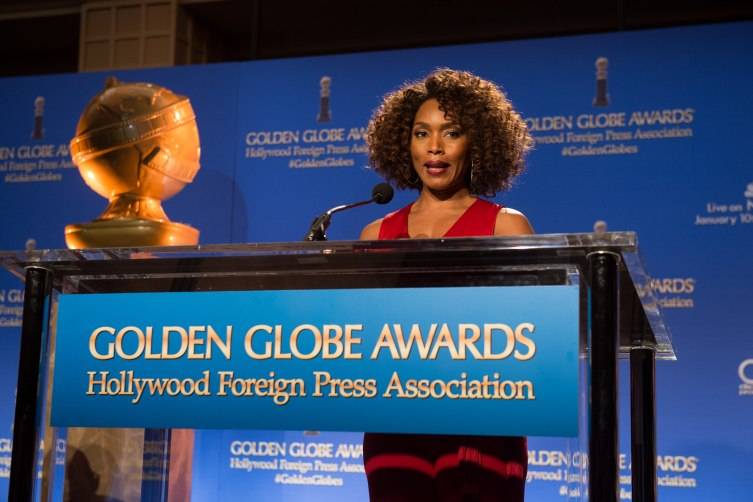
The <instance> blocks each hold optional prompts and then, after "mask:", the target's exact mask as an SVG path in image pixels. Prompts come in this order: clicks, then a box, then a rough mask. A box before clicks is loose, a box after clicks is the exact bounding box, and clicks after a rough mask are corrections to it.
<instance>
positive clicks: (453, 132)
mask: <svg viewBox="0 0 753 502" xmlns="http://www.w3.org/2000/svg"><path fill="white" fill-rule="evenodd" d="M447 136H449V137H451V138H459V137H460V136H462V133H461V132H460V131H456V130H454V129H450V130H449V131H447Z"/></svg>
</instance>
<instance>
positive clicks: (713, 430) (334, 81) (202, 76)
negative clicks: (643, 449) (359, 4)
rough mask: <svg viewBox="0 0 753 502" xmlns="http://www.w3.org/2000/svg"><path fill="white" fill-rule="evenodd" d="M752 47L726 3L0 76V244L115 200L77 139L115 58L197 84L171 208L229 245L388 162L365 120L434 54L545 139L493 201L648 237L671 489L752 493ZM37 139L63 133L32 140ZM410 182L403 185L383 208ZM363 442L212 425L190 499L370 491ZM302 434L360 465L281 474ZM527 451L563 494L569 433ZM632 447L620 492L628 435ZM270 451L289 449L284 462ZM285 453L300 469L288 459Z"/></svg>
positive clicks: (540, 494) (13, 283) (0, 487)
mask: <svg viewBox="0 0 753 502" xmlns="http://www.w3.org/2000/svg"><path fill="white" fill-rule="evenodd" d="M751 53H753V24H752V23H735V24H721V25H712V26H700V27H692V28H680V29H665V30H655V31H640V32H630V33H619V34H607V35H593V36H578V37H567V38H559V39H541V40H530V41H517V42H506V43H490V44H481V45H462V46H452V47H440V48H431V49H420V50H404V51H389V52H380V53H364V54H354V55H341V56H327V57H317V58H305V59H286V60H280V61H257V62H247V63H238V64H223V65H210V66H195V67H180V68H167V69H155V70H148V71H146V70H140V71H129V72H108V73H107V74H104V73H102V74H98V73H89V74H76V75H57V76H48V77H33V78H32V77H25V78H13V79H2V80H0V109H1V110H3V113H4V117H3V120H2V122H1V123H0V218H1V220H0V248H4V249H8V248H23V247H24V245H25V242H26V240H27V239H29V238H33V239H35V240H36V241H37V244H38V246H39V247H63V246H64V238H63V228H64V226H65V225H66V224H69V223H78V222H84V221H89V220H91V219H93V218H94V217H96V216H97V215H98V214H99V213H100V212H101V211H102V210H103V208H104V207H105V201H104V200H103V199H101V198H99V197H98V196H97V195H96V194H94V193H93V192H91V191H90V190H89V189H88V188H87V187H86V186H85V185H84V183H83V182H82V180H81V179H80V177H79V175H78V173H77V171H76V169H75V168H72V166H71V164H70V159H69V157H68V155H67V152H66V148H67V144H68V142H69V141H70V139H71V138H72V136H73V135H74V130H75V125H76V122H77V120H78V116H79V114H80V113H81V111H82V110H83V108H84V106H85V104H86V103H87V101H88V100H89V99H90V98H91V96H93V95H94V94H96V93H97V92H98V91H99V90H100V89H101V88H102V87H103V85H104V81H105V78H106V77H107V76H108V75H110V74H113V73H114V74H116V75H117V76H118V78H120V79H121V80H125V81H148V82H154V83H157V84H160V85H163V86H166V87H168V88H170V89H172V90H173V91H175V92H177V93H180V94H183V95H186V96H188V97H190V99H191V102H192V104H193V106H194V108H195V110H196V113H197V117H198V124H199V130H200V135H201V144H202V169H201V171H200V172H199V174H198V176H197V178H196V180H195V182H194V183H193V184H192V185H190V186H189V187H187V188H186V189H185V190H184V191H183V192H182V193H180V194H179V195H178V196H177V197H175V198H174V199H173V200H170V201H167V202H166V203H165V208H166V210H167V213H168V215H170V217H171V218H172V219H174V220H176V221H182V222H188V223H190V224H192V225H194V226H196V227H198V228H199V229H200V231H201V241H202V242H203V243H221V242H251V241H287V240H299V239H300V238H301V237H302V235H303V234H304V233H305V230H306V229H307V227H308V224H309V223H310V221H311V219H312V218H313V216H315V215H316V214H318V213H320V212H322V211H323V210H325V209H326V208H328V207H330V206H333V205H335V204H339V203H342V202H346V201H351V200H358V199H362V198H364V197H365V196H366V195H367V194H368V193H369V192H370V188H371V186H372V185H373V184H374V183H375V182H376V181H377V177H376V176H375V175H374V174H373V173H372V172H370V171H369V170H368V169H367V168H366V166H365V164H366V160H365V156H364V154H363V153H362V150H363V140H362V139H361V134H362V129H363V128H364V127H365V126H366V124H367V122H368V118H369V116H370V114H371V111H372V110H373V109H374V107H375V106H376V105H377V104H378V103H379V100H380V97H381V96H382V95H384V93H386V92H387V91H389V90H391V89H394V88H395V87H397V86H398V85H400V84H401V83H402V82H403V81H405V80H410V79H415V78H420V77H421V76H423V75H424V74H426V73H427V72H429V71H430V70H432V69H433V68H435V67H437V66H448V67H452V68H457V69H465V70H470V71H472V72H475V73H478V74H479V75H482V76H484V77H486V78H488V79H491V80H494V81H496V82H498V83H499V84H501V85H502V86H503V87H504V88H505V90H506V91H507V92H508V94H509V96H510V97H511V99H512V101H513V102H514V104H515V106H516V107H517V108H518V109H519V110H520V111H521V113H522V114H523V116H524V117H525V118H526V120H527V122H528V123H529V126H530V127H531V130H532V134H533V135H534V137H536V138H537V144H536V147H535V149H534V151H533V152H532V153H531V155H530V157H529V162H528V170H527V172H526V173H525V174H524V175H523V176H522V177H521V178H520V180H519V181H518V183H517V184H516V186H515V187H514V188H513V189H512V191H510V192H509V193H506V194H501V195H500V196H499V197H498V199H497V200H498V201H500V202H502V203H504V204H506V205H509V206H511V207H515V208H517V209H519V210H521V211H523V212H524V213H526V214H527V216H528V217H529V219H530V220H531V222H532V223H533V225H534V227H535V228H536V230H537V232H540V233H549V232H582V231H590V230H591V229H592V228H593V225H594V222H595V221H597V220H603V221H605V222H606V223H607V224H608V227H609V229H610V230H635V231H637V232H638V235H639V236H640V241H641V247H642V249H643V254H644V258H645V261H646V263H647V265H648V269H649V272H650V273H651V274H652V276H653V277H654V280H653V281H652V289H653V290H654V293H655V294H657V295H658V297H659V299H660V302H661V303H662V305H663V306H664V307H665V316H666V319H667V321H668V324H669V325H670V327H671V329H672V332H673V334H674V344H675V346H676V350H677V353H678V358H679V359H678V361H677V362H673V363H660V364H659V365H658V368H657V379H658V386H659V387H658V421H659V431H658V440H659V445H658V453H659V456H660V458H659V471H658V474H659V481H660V497H661V498H662V500H665V501H689V500H696V501H707V500H726V501H747V500H749V499H750V494H751V493H753V477H751V475H750V467H749V465H748V462H747V459H750V458H751V455H753V440H752V439H751V438H752V437H753V364H752V363H751V360H753V336H751V333H750V326H753V309H751V308H750V306H751V305H752V304H753V288H751V284H753V267H751V249H753V170H752V169H751V165H752V160H751V159H753V141H751V140H750V138H751V136H753V122H751V120H750V117H751V116H752V114H753V93H752V92H751V89H753V59H751V58H750V54H751ZM597 58H606V59H607V61H608V69H607V90H608V97H609V102H608V104H607V105H606V106H595V105H594V98H595V93H596V82H595V79H596V68H595V63H596V60H597ZM323 76H328V77H330V78H331V98H330V107H331V120H330V121H328V122H317V114H318V112H319V104H320V100H319V95H320V79H321V78H322V77H323ZM38 96H43V97H44V98H45V100H46V102H45V111H44V135H43V137H42V138H40V139H32V137H31V136H32V130H33V126H34V100H35V99H36V98H37V97H38ZM286 131H287V132H286ZM275 133H277V134H275ZM296 137H297V138H298V141H297V142H295V141H291V139H292V138H296ZM40 145H51V146H48V147H45V148H36V149H35V148H33V147H35V146H40ZM40 156H41V157H40ZM414 195H415V194H413V193H408V192H405V193H400V194H398V196H397V197H396V200H395V201H394V202H393V203H392V204H391V205H390V208H389V210H392V209H396V208H398V207H400V206H401V205H402V204H404V203H407V202H408V201H410V200H411V198H412V197H413V196H414ZM384 211H385V208H384V207H367V208H362V209H358V210H354V211H351V212H349V213H344V214H341V215H337V216H336V217H335V219H334V223H333V225H332V228H331V231H330V238H332V239H354V238H356V237H357V236H358V233H359V231H360V229H361V228H362V227H363V225H364V224H365V223H367V222H369V221H371V220H373V219H375V218H377V217H379V216H381V215H382V214H383V212H384ZM19 287H20V285H19V283H18V281H17V280H15V279H13V278H11V277H9V276H7V275H6V276H3V277H2V279H0V358H3V362H2V364H0V382H3V383H4V384H5V385H4V386H3V387H2V389H1V390H0V403H1V404H0V497H3V493H4V491H5V490H7V474H8V470H7V468H6V466H7V465H8V464H9V455H10V453H9V451H8V450H9V448H7V446H8V441H9V438H10V437H11V424H12V406H13V405H12V403H13V397H14V379H15V371H16V364H17V363H16V357H17V350H18V349H17V346H18V332H19V330H18V322H19V317H18V315H17V308H18V307H19V306H20V305H21V303H20V298H19V295H18V294H17V290H18V288H19ZM14 292H15V293H14ZM623 377H624V375H623ZM622 405H623V414H622V422H623V424H627V423H628V420H627V405H626V401H625V400H623V402H622ZM626 432H627V431H623V437H625V436H626ZM360 441H361V438H360V435H359V434H353V433H349V434H338V433H322V434H319V435H316V434H305V433H303V432H258V431H212V432H200V433H199V434H198V436H197V440H196V451H195V455H194V481H193V489H194V499H195V500H233V499H236V498H237V499H245V498H247V497H250V496H252V495H255V496H257V498H259V499H262V500H283V499H286V500H311V501H313V500H327V501H330V500H361V499H364V498H365V482H364V478H363V474H362V473H360V472H358V465H359V462H360V451H359V450H358V446H359V445H360ZM294 443H327V444H329V443H331V444H333V445H336V446H337V445H341V446H343V450H342V451H343V452H348V455H350V458H348V462H346V464H348V465H351V464H352V465H353V466H355V467H347V468H345V470H343V471H341V472H338V473H336V475H334V477H337V478H338V479H340V480H341V481H340V482H336V483H335V484H336V485H337V486H334V485H332V484H325V485H322V486H300V485H290V484H285V483H286V479H288V478H284V477H281V476H282V475H288V474H291V473H295V472H300V470H301V469H303V468H304V467H302V465H303V464H296V463H295V462H296V461H300V460H301V458H308V457H305V452H306V451H308V450H306V449H305V448H302V449H299V450H295V448H293V447H292V445H293V444H294ZM282 447H284V448H282ZM529 449H530V462H529V472H530V477H531V483H529V485H528V495H529V499H530V500H554V499H557V498H558V497H560V496H561V495H562V494H563V493H564V492H565V490H563V486H564V485H565V484H566V482H565V480H564V477H563V471H562V469H563V468H564V464H565V463H566V462H569V461H575V460H573V459H570V458H568V448H567V445H566V444H565V443H564V442H563V441H557V440H551V439H547V440H544V439H532V440H531V442H530V443H529ZM293 451H299V453H300V452H303V453H302V454H301V455H298V456H296V455H295V454H294V453H292V452H293ZM312 451H317V450H316V448H314V449H313V450H312ZM622 451H623V452H624V454H625V459H624V467H625V469H624V470H623V471H622V474H623V475H624V476H625V478H624V479H623V480H622V481H623V484H622V487H623V489H624V496H623V498H626V499H627V498H629V491H630V487H629V478H628V477H627V476H629V460H630V459H629V448H628V445H627V443H625V444H623V445H622ZM244 458H245V459H251V460H249V461H256V462H257V463H256V464H249V463H246V462H242V461H241V460H242V459H244ZM233 459H236V460H235V461H234V460H233ZM265 459H266V460H275V459H277V460H278V462H277V466H278V467H276V468H273V464H264V463H263V461H264V460H265ZM282 460H285V461H286V462H288V464H286V465H290V466H291V467H290V469H288V470H284V469H281V468H280V467H279V466H280V464H281V462H282ZM309 460H310V461H313V460H311V459H310V458H309ZM253 465H255V466H256V467H255V468H251V467H249V466H253ZM265 466H266V468H265ZM296 469H298V471H296ZM347 469H352V472H350V471H348V470H347Z"/></svg>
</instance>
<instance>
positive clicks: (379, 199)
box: [371, 183, 395, 204]
mask: <svg viewBox="0 0 753 502" xmlns="http://www.w3.org/2000/svg"><path fill="white" fill-rule="evenodd" d="M394 195H395V191H394V190H393V189H392V187H391V186H390V185H389V184H387V183H379V184H378V185H376V186H374V188H372V189H371V198H372V199H373V200H374V202H376V203H377V204H387V203H388V202H389V201H391V200H392V197H393V196H394Z"/></svg>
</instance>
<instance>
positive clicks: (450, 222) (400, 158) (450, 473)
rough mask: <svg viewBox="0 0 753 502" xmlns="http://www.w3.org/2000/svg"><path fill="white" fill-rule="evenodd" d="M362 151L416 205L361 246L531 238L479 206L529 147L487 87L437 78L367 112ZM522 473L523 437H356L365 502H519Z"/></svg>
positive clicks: (457, 77)
mask: <svg viewBox="0 0 753 502" xmlns="http://www.w3.org/2000/svg"><path fill="white" fill-rule="evenodd" d="M367 142H368V145H369V163H370V165H371V166H372V167H373V168H374V170H375V171H376V172H377V173H379V174H380V175H381V176H383V177H384V178H385V179H386V180H387V181H389V182H391V183H392V184H393V185H395V186H397V187H398V188H402V189H406V188H407V189H415V190H417V191H418V197H417V198H416V200H415V201H413V202H412V203H410V204H408V205H407V206H405V207H404V208H402V209H400V210H398V211H395V212H394V213H390V214H388V215H386V216H385V217H384V218H380V219H378V220H376V221H373V222H372V223H370V224H368V225H367V226H366V227H365V228H364V229H363V231H362V233H361V238H362V239H368V240H376V239H417V238H439V237H470V236H492V235H521V234H531V233H533V229H532V228H531V225H530V224H529V222H528V220H527V219H526V217H525V216H524V215H523V214H522V213H520V212H519V211H516V210H514V209H511V208H507V207H502V206H500V205H498V204H495V203H493V202H490V201H487V200H485V199H482V198H480V197H479V196H493V195H494V194H495V193H497V192H499V191H502V190H506V189H508V188H510V186H511V184H512V181H513V180H514V179H515V177H516V176H517V175H518V174H520V172H521V171H522V170H523V157H524V154H525V153H526V151H527V150H528V149H529V148H530V146H531V137H530V136H529V134H528V131H527V129H526V125H525V122H524V121H523V119H522V118H521V117H520V115H519V114H518V113H517V112H516V111H515V110H514V109H513V107H512V105H511V103H510V101H509V100H508V99H507V97H506V96H505V94H504V93H503V92H502V90H500V89H499V88H498V87H497V86H496V85H495V84H494V83H492V82H490V81H487V80H484V79H482V78H479V77H477V76H475V75H473V74H471V73H468V72H461V71H454V70H449V69H440V70H437V71H435V72H433V73H431V74H429V75H428V76H427V77H426V78H425V79H423V80H422V81H420V82H416V83H410V84H406V85H404V86H403V87H401V88H400V89H398V90H397V91H395V92H393V93H391V94H388V95H387V96H386V97H385V98H384V100H383V102H382V104H381V105H380V106H379V108H378V109H377V110H376V111H375V113H374V116H373V117H372V119H371V121H370V123H369V128H368V137H367ZM466 419H467V420H473V417H466ZM527 463H528V462H527V445H526V439H525V438H522V437H478V436H440V435H412V434H411V435H408V434H372V433H367V434H366V435H365V437H364V465H365V469H366V474H367V477H368V484H369V496H370V499H371V501H372V502H387V501H390V502H396V501H412V502H416V501H427V502H429V501H458V502H459V501H479V502H481V501H505V502H507V501H521V500H523V493H524V487H525V478H526V472H527Z"/></svg>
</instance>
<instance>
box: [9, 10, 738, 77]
mask: <svg viewBox="0 0 753 502" xmlns="http://www.w3.org/2000/svg"><path fill="white" fill-rule="evenodd" d="M81 3H82V2H81V1H73V0H67V1H66V0H57V1H55V0H26V1H14V0H4V1H3V2H2V3H0V58H1V59H0V60H2V62H3V63H2V65H0V75H3V76H8V75H28V74H43V73H58V72H75V71H77V68H78V36H79V13H78V11H79V9H80V5H81ZM179 3H180V5H181V8H183V9H185V10H186V11H188V12H189V13H190V14H191V15H192V16H193V18H194V19H196V20H197V21H198V22H200V23H201V24H202V25H204V27H205V28H206V29H207V30H208V32H209V34H210V40H212V41H213V44H212V47H213V48H212V51H211V53H210V61H212V62H220V61H242V60H248V59H265V58H282V57H294V56H304V55H314V54H333V53H342V52H356V51H369V50H384V49H396V48H406V47H425V46H432V45H443V44H459V43H473V42H485V41H493V40H511V39H520V38H533V37H551V36H562V35H571V34H582V33H599V32H608V31H620V30H635V29H641V28H655V27H666V26H681V25H688V24H699V23H713V22H729V21H741V20H748V19H753V2H751V1H750V0H747V1H739V0H736V1H732V0H716V1H699V0H695V1H694V0H656V1H648V0H602V1H599V2H595V1H564V0H559V1H552V0H548V1H529V2H506V1H473V0H424V1H423V2H411V1H397V0H379V1H376V0H360V1H359V0H320V1H317V2H306V1H282V0H278V1H275V0H182V1H180V2H179Z"/></svg>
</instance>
